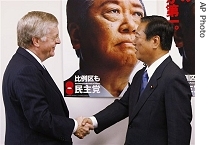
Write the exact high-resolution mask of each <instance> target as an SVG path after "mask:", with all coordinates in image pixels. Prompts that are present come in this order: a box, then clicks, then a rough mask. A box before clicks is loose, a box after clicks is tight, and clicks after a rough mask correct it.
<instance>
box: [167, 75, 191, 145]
mask: <svg viewBox="0 0 210 145" xmlns="http://www.w3.org/2000/svg"><path fill="white" fill-rule="evenodd" d="M168 84H169V85H168V86H167V87H166V93H165V107H166V117H167V128H168V144H169V145H187V144H190V138H191V125H190V122H191V120H192V109H191V96H192V94H191V91H190V87H189V84H188V82H187V80H186V78H185V76H184V75H174V78H172V79H170V82H169V83H168Z"/></svg>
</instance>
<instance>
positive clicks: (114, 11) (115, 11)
mask: <svg viewBox="0 0 210 145" xmlns="http://www.w3.org/2000/svg"><path fill="white" fill-rule="evenodd" d="M110 12H112V13H120V12H119V10H117V9H114V10H111V11H110Z"/></svg>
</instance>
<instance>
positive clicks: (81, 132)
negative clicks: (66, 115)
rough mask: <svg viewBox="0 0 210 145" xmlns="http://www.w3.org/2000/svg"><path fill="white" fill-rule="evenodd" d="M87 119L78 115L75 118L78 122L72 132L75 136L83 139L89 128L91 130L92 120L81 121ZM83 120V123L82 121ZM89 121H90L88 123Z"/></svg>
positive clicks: (88, 132)
mask: <svg viewBox="0 0 210 145" xmlns="http://www.w3.org/2000/svg"><path fill="white" fill-rule="evenodd" d="M83 119H84V120H86V119H88V118H84V117H78V118H76V121H77V122H78V128H77V130H76V132H75V133H74V135H75V136H77V137H78V138H80V139H83V138H84V137H85V136H86V135H88V134H90V130H93V125H92V121H91V120H90V121H91V122H90V121H88V122H87V121H83ZM83 122H84V123H83ZM89 122H90V123H89Z"/></svg>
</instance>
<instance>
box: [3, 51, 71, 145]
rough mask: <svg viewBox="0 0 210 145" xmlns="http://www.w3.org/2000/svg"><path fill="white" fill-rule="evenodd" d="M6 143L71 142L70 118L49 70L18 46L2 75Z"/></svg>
mask: <svg viewBox="0 0 210 145" xmlns="http://www.w3.org/2000/svg"><path fill="white" fill-rule="evenodd" d="M2 88H3V99H4V104H5V112H6V135H5V144H6V145H71V144H72V139H71V134H72V132H73V129H74V121H73V119H69V118H68V117H69V111H68V108H67V106H66V103H65V102H64V99H63V96H62V94H61V92H60V91H59V89H58V87H57V86H56V84H55V83H54V81H53V79H52V78H51V76H50V75H49V73H48V72H47V71H46V70H45V69H44V68H43V67H42V66H41V65H40V63H39V62H37V60H36V59H35V58H34V57H33V56H31V54H29V53H28V52H27V51H26V50H25V49H23V48H18V50H17V52H16V53H15V54H14V56H13V57H12V59H11V60H10V62H9V64H8V66H7V68H6V70H5V73H4V78H3V87H2Z"/></svg>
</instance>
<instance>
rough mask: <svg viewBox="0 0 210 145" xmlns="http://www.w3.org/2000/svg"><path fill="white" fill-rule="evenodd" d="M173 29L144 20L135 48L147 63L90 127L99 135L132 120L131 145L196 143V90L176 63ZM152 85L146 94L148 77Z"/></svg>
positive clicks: (158, 20)
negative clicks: (193, 133)
mask: <svg viewBox="0 0 210 145" xmlns="http://www.w3.org/2000/svg"><path fill="white" fill-rule="evenodd" d="M173 32H174V30H173V25H172V24H171V23H170V22H168V21H167V19H165V18H164V17H161V16H146V17H143V18H141V24H140V25H139V27H138V28H137V31H136V38H135V41H134V45H135V46H136V50H137V51H136V56H137V58H138V59H139V60H141V61H143V62H144V63H145V64H146V67H144V68H143V69H141V70H139V71H138V72H137V73H136V75H135V76H134V78H133V81H132V83H131V85H130V86H129V88H128V90H127V91H126V93H125V94H124V96H123V97H122V98H121V99H120V100H118V99H116V100H115V101H114V102H113V103H112V104H110V105H109V106H107V107H106V108H105V109H104V110H102V111H100V112H99V113H97V114H95V115H94V116H93V117H90V118H86V119H84V121H83V125H84V124H85V123H87V122H88V123H93V125H94V127H95V129H94V130H95V132H96V133H100V132H101V131H103V130H104V129H106V128H108V127H110V126H111V125H113V124H115V123H117V122H118V121H120V120H122V119H124V118H126V117H129V122H128V129H127V134H126V139H125V145H189V144H190V139H191V124H190V123H191V120H192V110H191V96H192V94H191V91H190V86H189V84H188V82H187V80H186V77H185V75H184V74H183V72H182V71H181V69H180V68H179V67H178V66H177V65H176V64H175V63H174V62H173V61H172V58H171V57H170V55H169V50H170V49H171V44H172V36H173ZM145 71H147V73H148V77H149V81H148V84H147V85H146V88H145V89H144V90H142V91H140V88H141V87H142V85H141V81H142V76H143V73H144V72H145Z"/></svg>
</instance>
